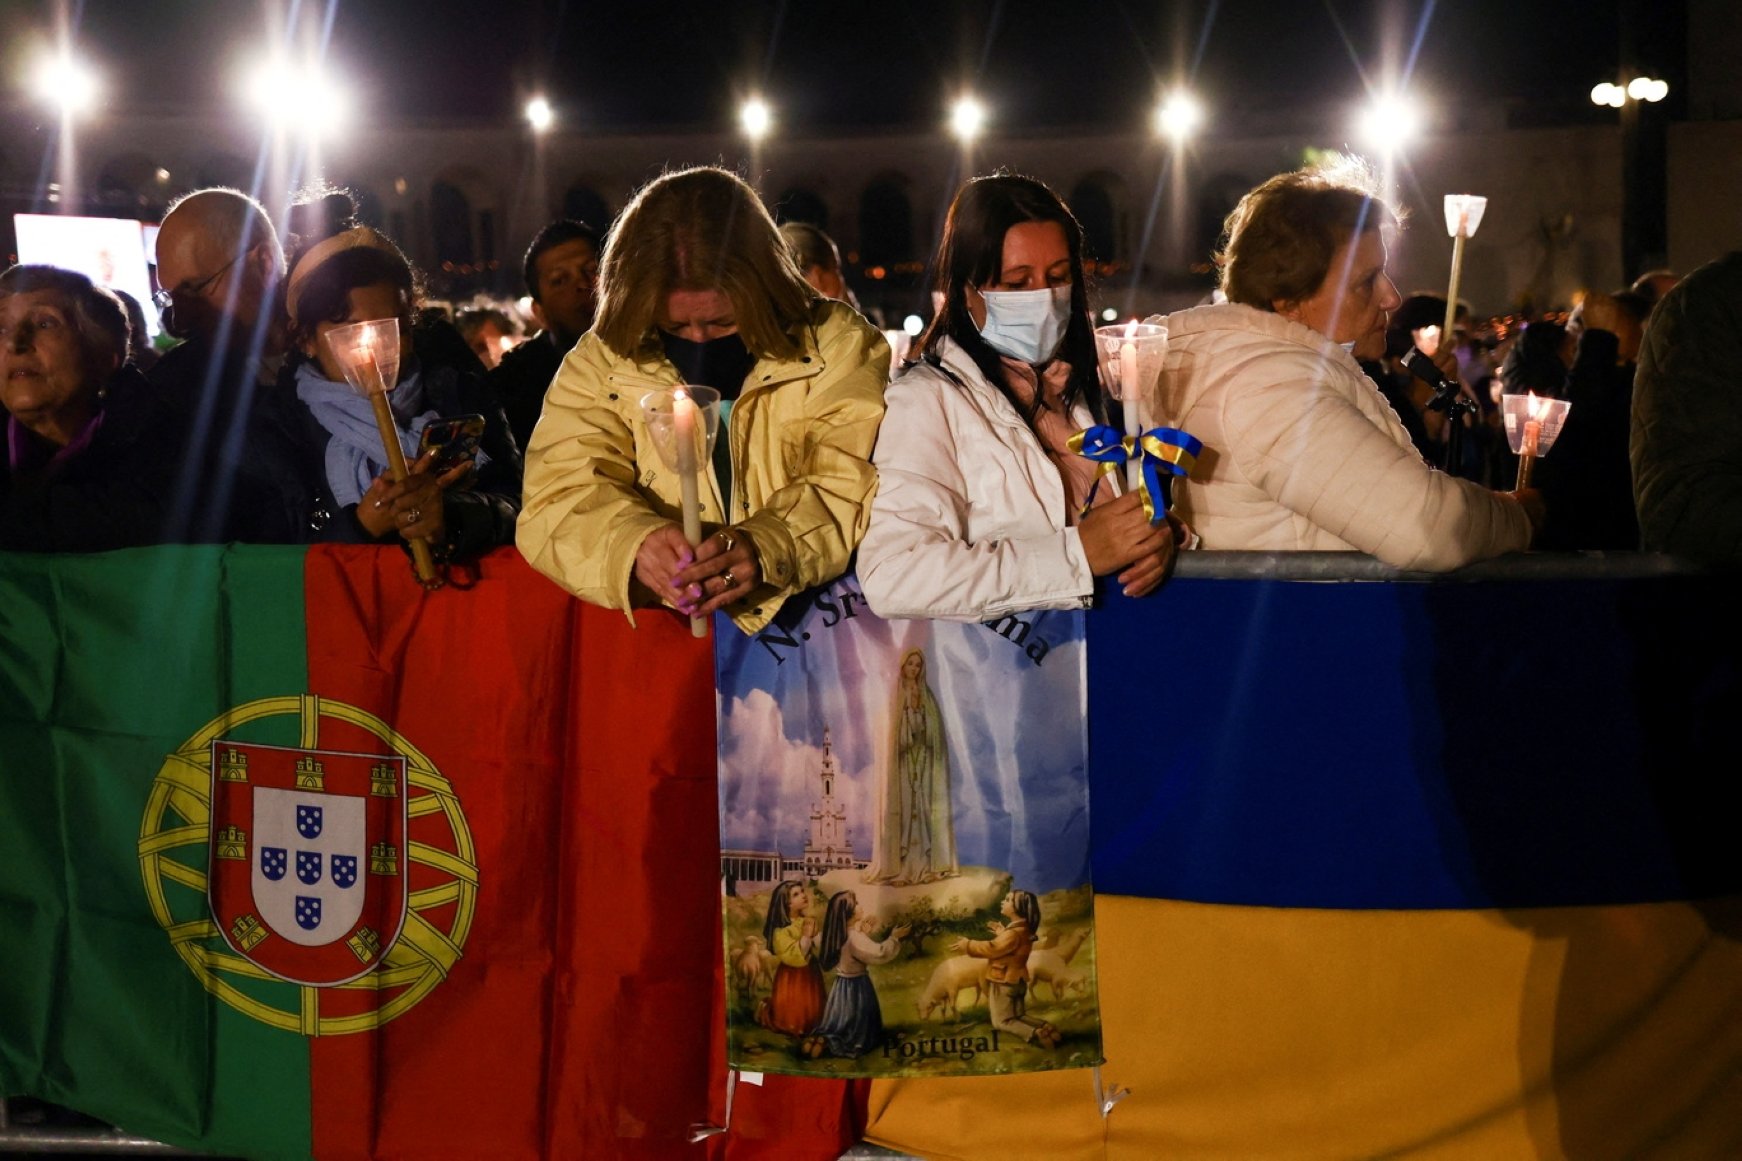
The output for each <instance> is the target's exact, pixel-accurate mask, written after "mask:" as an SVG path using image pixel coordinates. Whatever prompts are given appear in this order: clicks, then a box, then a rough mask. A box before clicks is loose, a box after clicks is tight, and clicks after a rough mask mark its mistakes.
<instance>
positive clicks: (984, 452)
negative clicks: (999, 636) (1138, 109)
mask: <svg viewBox="0 0 1742 1161" xmlns="http://www.w3.org/2000/svg"><path fill="white" fill-rule="evenodd" d="M936 265H937V270H938V281H939V289H940V291H941V293H942V295H943V305H942V306H941V308H940V309H939V310H938V313H937V316H936V317H935V318H934V319H933V320H932V325H931V328H930V329H929V330H928V331H927V332H926V333H925V334H924V335H923V336H921V338H920V339H919V340H918V342H917V344H916V346H917V347H918V349H919V350H920V351H921V352H922V358H921V360H920V361H919V362H917V363H915V364H914V365H913V366H912V367H910V368H909V369H908V370H907V372H906V373H904V374H903V375H901V376H900V377H899V378H898V379H896V381H895V382H894V383H893V384H892V385H891V386H890V388H889V415H888V417H887V418H886V419H885V420H884V423H883V431H882V434H881V435H879V436H878V440H877V453H876V456H875V460H876V463H877V468H878V471H879V473H880V474H881V483H880V485H879V490H878V494H877V499H876V501H875V503H874V504H873V506H872V513H871V530H870V531H869V532H868V533H867V534H866V537H865V543H864V545H863V546H862V547H861V548H860V550H859V580H860V582H861V584H863V586H864V589H865V598H866V600H867V601H868V602H870V605H871V608H872V609H873V610H874V611H875V612H876V613H877V614H878V615H880V616H884V617H939V618H946V619H952V620H969V621H984V620H988V619H991V618H994V617H999V616H1002V615H1004V614H1005V613H1009V612H1014V611H1020V610H1023V609H1036V608H1053V609H1056V608H1082V607H1086V606H1087V605H1088V604H1089V602H1090V599H1091V596H1092V594H1093V592H1094V582H1095V578H1096V577H1098V576H1116V577H1117V578H1118V583H1119V584H1120V585H1121V586H1123V587H1124V589H1125V592H1126V593H1127V594H1129V595H1132V596H1141V595H1143V594H1145V593H1149V592H1153V591H1154V590H1155V589H1156V588H1157V587H1158V586H1160V584H1161V583H1162V581H1163V580H1164V579H1165V578H1166V576H1167V573H1168V569H1169V567H1170V566H1171V564H1172V561H1173V554H1174V548H1175V542H1176V534H1177V533H1178V531H1179V530H1178V528H1177V526H1174V525H1171V524H1169V523H1166V522H1163V523H1159V524H1155V525H1152V524H1151V523H1150V520H1149V518H1148V517H1147V516H1146V515H1145V514H1144V511H1143V507H1142V503H1141V500H1140V497H1139V496H1138V495H1137V494H1136V493H1134V492H1128V493H1125V494H1123V495H1122V494H1120V489H1119V480H1120V478H1121V477H1120V476H1119V474H1117V473H1112V474H1109V475H1107V476H1105V477H1103V478H1101V482H1100V484H1099V486H1098V487H1096V486H1095V481H1096V478H1097V476H1096V473H1097V471H1098V466H1097V465H1096V464H1094V463H1092V462H1091V461H1089V460H1087V459H1084V458H1083V457H1081V456H1078V455H1076V454H1075V453H1073V452H1072V451H1071V450H1070V448H1069V446H1068V443H1069V440H1070V437H1071V436H1072V435H1074V434H1075V433H1076V432H1078V431H1081V430H1082V429H1083V428H1084V427H1086V426H1088V425H1090V424H1094V423H1105V422H1107V415H1108V406H1107V401H1106V399H1105V397H1104V396H1103V394H1102V391H1101V387H1100V383H1099V379H1098V377H1097V370H1096V360H1095V340H1094V334H1093V331H1092V330H1091V329H1090V325H1089V300H1088V289H1087V286H1086V284H1085V281H1084V277H1083V244H1082V229H1081V227H1080V226H1078V224H1077V220H1076V218H1074V217H1073V216H1072V215H1071V212H1070V210H1069V209H1068V208H1066V206H1065V204H1064V202H1062V201H1060V200H1059V197H1058V195H1057V194H1055V193H1054V192H1053V191H1052V190H1051V189H1049V188H1048V187H1047V186H1046V185H1044V184H1043V183H1041V182H1039V181H1036V180H1035V179H1033V178H1029V177H1018V176H1014V175H1006V174H999V175H994V176H991V177H980V178H975V179H974V180H972V181H970V182H968V183H967V184H966V185H964V186H963V187H962V189H961V190H960V192H958V193H957V194H956V198H955V201H954V202H953V203H952V204H951V206H950V212H949V217H948V219H947V220H946V221H945V224H944V236H943V243H942V247H941V249H940V250H939V253H938V258H937V264H936ZM1091 491H1093V493H1094V499H1093V503H1092V505H1091V506H1090V507H1089V509H1088V511H1087V512H1084V511H1083V507H1084V505H1085V503H1089V496H1090V492H1091Z"/></svg>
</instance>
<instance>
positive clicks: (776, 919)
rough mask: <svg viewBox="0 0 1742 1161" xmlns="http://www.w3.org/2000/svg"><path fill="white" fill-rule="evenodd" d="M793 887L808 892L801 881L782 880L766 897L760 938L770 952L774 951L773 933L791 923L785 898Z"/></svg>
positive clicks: (807, 888)
mask: <svg viewBox="0 0 1742 1161" xmlns="http://www.w3.org/2000/svg"><path fill="white" fill-rule="evenodd" d="M795 887H796V888H798V889H799V890H800V891H808V890H810V888H809V887H806V886H805V885H804V880H802V879H782V880H781V881H780V883H779V884H778V885H777V886H776V887H775V888H774V893H773V894H772V895H770V896H769V897H768V918H767V919H765V920H763V922H762V938H763V939H764V940H766V941H767V942H768V947H769V950H770V951H772V950H773V949H774V933H775V932H776V931H779V930H780V929H781V928H782V927H785V926H786V925H787V924H789V923H791V922H792V916H791V915H789V914H788V913H787V910H786V897H787V895H789V894H791V892H792V890H793V888H795Z"/></svg>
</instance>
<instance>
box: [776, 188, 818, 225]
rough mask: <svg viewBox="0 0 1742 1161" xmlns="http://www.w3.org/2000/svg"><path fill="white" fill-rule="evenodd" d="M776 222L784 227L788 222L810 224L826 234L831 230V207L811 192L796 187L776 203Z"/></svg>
mask: <svg viewBox="0 0 1742 1161" xmlns="http://www.w3.org/2000/svg"><path fill="white" fill-rule="evenodd" d="M774 220H775V221H777V222H779V223H781V224H782V225H785V224H786V223H787V222H808V223H810V224H811V225H813V226H815V227H816V228H817V229H819V230H822V231H824V232H825V233H826V232H827V231H828V228H829V207H828V205H827V204H826V203H825V202H824V201H823V199H822V198H821V197H819V196H818V195H817V194H816V193H814V192H812V191H811V190H808V189H805V188H803V187H794V188H792V189H789V190H787V191H786V192H785V193H783V194H781V195H780V200H779V201H777V202H775V203H774Z"/></svg>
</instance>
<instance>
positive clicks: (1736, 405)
mask: <svg viewBox="0 0 1742 1161" xmlns="http://www.w3.org/2000/svg"><path fill="white" fill-rule="evenodd" d="M1738 350H1742V251H1739V252H1737V253H1733V254H1728V255H1726V256H1725V257H1723V258H1720V259H1718V260H1717V261H1716V262H1713V263H1710V264H1709V265H1706V266H1703V267H1701V268H1700V269H1698V270H1696V271H1694V272H1693V273H1692V274H1690V275H1688V276H1687V277H1686V278H1685V279H1683V280H1682V281H1681V282H1680V283H1678V284H1677V285H1676V287H1675V288H1674V289H1673V290H1671V291H1669V293H1667V294H1665V295H1664V297H1663V299H1662V300H1661V301H1660V302H1659V303H1658V304H1657V308H1656V309H1655V310H1654V311H1653V312H1652V314H1651V323H1650V325H1649V326H1648V327H1647V328H1646V332H1645V343H1644V346H1643V347H1642V349H1641V354H1640V359H1639V375H1638V379H1637V381H1636V383H1635V386H1634V393H1633V439H1632V448H1631V450H1632V459H1633V494H1634V498H1635V500H1636V501H1637V503H1638V506H1639V529H1640V534H1641V537H1642V539H1643V540H1644V543H1645V547H1646V548H1647V549H1649V550H1651V551H1655V552H1673V553H1675V554H1676V555H1678V556H1685V557H1688V558H1690V559H1693V560H1698V561H1703V562H1705V563H1707V564H1712V565H1717V566H1720V567H1728V568H1736V567H1742V371H1738V370H1737V367H1738V364H1737V351H1738ZM1545 462H1546V461H1545Z"/></svg>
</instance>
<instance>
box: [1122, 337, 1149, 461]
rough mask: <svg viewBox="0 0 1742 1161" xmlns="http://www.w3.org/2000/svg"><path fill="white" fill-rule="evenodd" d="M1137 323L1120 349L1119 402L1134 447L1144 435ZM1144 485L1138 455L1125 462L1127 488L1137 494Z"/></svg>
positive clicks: (1127, 433) (1126, 429)
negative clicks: (1140, 413) (1139, 387)
mask: <svg viewBox="0 0 1742 1161" xmlns="http://www.w3.org/2000/svg"><path fill="white" fill-rule="evenodd" d="M1136 340H1137V322H1136V320H1135V319H1134V320H1132V322H1131V325H1130V326H1128V327H1126V328H1125V342H1124V343H1123V344H1121V345H1120V347H1119V402H1120V408H1121V411H1122V412H1123V413H1124V418H1125V434H1126V435H1128V436H1130V437H1131V441H1132V443H1133V445H1135V444H1136V441H1137V437H1138V436H1139V435H1141V434H1142V433H1143V418H1142V416H1140V415H1139V414H1138V410H1137V392H1138V381H1139V380H1138V373H1137V341H1136ZM1142 483H1143V465H1142V463H1141V461H1140V460H1139V459H1138V457H1137V456H1136V455H1133V456H1132V457H1131V458H1130V459H1128V460H1126V461H1125V487H1126V490H1127V491H1132V492H1135V491H1136V490H1137V489H1138V487H1139V486H1140V485H1141V484H1142Z"/></svg>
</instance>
